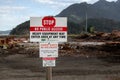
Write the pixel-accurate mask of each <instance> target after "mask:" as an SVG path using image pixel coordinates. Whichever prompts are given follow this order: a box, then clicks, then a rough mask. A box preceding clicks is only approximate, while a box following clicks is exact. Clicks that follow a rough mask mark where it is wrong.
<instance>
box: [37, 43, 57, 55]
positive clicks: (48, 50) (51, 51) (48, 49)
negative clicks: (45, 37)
mask: <svg viewBox="0 0 120 80" xmlns="http://www.w3.org/2000/svg"><path fill="white" fill-rule="evenodd" d="M39 49H40V50H39V51H40V52H39V53H40V54H39V56H40V57H58V43H40V47H39Z"/></svg>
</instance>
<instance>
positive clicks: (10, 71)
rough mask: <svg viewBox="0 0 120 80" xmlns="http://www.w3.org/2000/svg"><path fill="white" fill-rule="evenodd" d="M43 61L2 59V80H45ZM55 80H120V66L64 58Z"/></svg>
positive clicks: (17, 57) (19, 57) (21, 57)
mask: <svg viewBox="0 0 120 80" xmlns="http://www.w3.org/2000/svg"><path fill="white" fill-rule="evenodd" d="M45 72H46V71H45V68H43V67H42V60H41V59H40V58H37V57H31V56H28V55H25V54H13V55H9V56H1V57H0V80H45V77H46V75H45V74H46V73H45ZM53 80H120V64H119V63H109V62H107V61H104V60H102V59H98V58H96V57H92V58H91V57H76V56H74V57H73V56H63V57H59V58H58V59H57V61H56V67H54V68H53Z"/></svg>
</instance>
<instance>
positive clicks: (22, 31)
mask: <svg viewBox="0 0 120 80" xmlns="http://www.w3.org/2000/svg"><path fill="white" fill-rule="evenodd" d="M29 28H30V21H26V22H24V23H21V24H20V25H18V26H16V27H15V28H14V29H13V30H12V31H11V32H10V35H29Z"/></svg>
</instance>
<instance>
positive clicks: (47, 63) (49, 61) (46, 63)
mask: <svg viewBox="0 0 120 80" xmlns="http://www.w3.org/2000/svg"><path fill="white" fill-rule="evenodd" d="M43 67H55V58H43Z"/></svg>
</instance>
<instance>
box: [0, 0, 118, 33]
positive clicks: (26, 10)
mask: <svg viewBox="0 0 120 80" xmlns="http://www.w3.org/2000/svg"><path fill="white" fill-rule="evenodd" d="M96 1H98V0H0V31H4V30H11V29H13V28H14V27H16V26H17V25H18V24H20V23H22V22H25V21H26V20H29V19H30V17H31V16H32V17H33V16H48V15H53V16H54V15H57V14H58V13H60V12H61V11H62V10H63V9H65V8H66V7H68V6H69V5H71V4H74V3H81V2H88V3H91V4H92V3H95V2H96ZM107 1H116V0H107Z"/></svg>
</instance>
